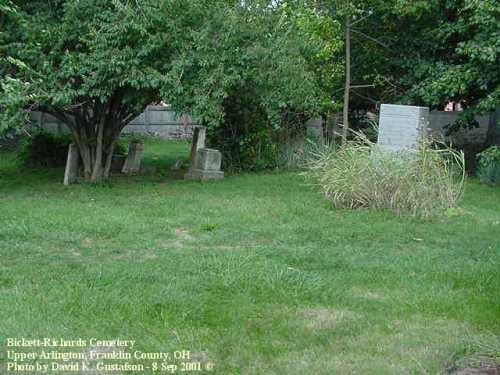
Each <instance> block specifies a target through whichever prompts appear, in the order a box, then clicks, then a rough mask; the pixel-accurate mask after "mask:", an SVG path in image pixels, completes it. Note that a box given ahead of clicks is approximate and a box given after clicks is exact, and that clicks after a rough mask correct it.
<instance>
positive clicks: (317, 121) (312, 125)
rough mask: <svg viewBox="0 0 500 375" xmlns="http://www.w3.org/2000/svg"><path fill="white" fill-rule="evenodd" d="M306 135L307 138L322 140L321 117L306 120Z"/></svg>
mask: <svg viewBox="0 0 500 375" xmlns="http://www.w3.org/2000/svg"><path fill="white" fill-rule="evenodd" d="M306 135H307V137H308V138H309V139H312V140H314V141H317V142H323V140H324V139H323V119H322V118H321V117H320V118H313V119H310V120H308V121H307V122H306Z"/></svg>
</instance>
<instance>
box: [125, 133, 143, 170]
mask: <svg viewBox="0 0 500 375" xmlns="http://www.w3.org/2000/svg"><path fill="white" fill-rule="evenodd" d="M143 154H144V143H143V142H140V141H132V142H130V144H129V146H128V155H127V159H125V163H123V168H122V173H137V172H139V170H140V169H141V161H142V155H143Z"/></svg>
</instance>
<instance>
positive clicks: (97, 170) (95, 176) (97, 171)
mask: <svg viewBox="0 0 500 375" xmlns="http://www.w3.org/2000/svg"><path fill="white" fill-rule="evenodd" d="M103 138H104V119H103V120H102V121H100V122H99V125H98V129H97V145H96V148H95V158H94V166H93V167H94V168H93V170H92V176H91V178H90V182H97V181H98V180H100V179H101V177H102V174H103V165H102V153H103V142H104V140H103Z"/></svg>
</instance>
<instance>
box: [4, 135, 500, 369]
mask: <svg viewBox="0 0 500 375" xmlns="http://www.w3.org/2000/svg"><path fill="white" fill-rule="evenodd" d="M146 152H147V154H146V155H145V160H146V162H147V163H148V164H153V165H156V166H157V167H159V168H160V169H159V170H158V171H157V172H156V173H154V174H150V175H145V176H132V177H114V178H113V180H112V182H111V183H106V184H101V185H98V186H90V185H74V186H71V187H65V186H63V185H62V183H61V182H62V173H63V171H62V170H60V169H54V170H38V171H35V170H22V169H20V168H18V167H16V166H15V164H14V156H13V155H12V154H11V153H5V152H4V153H0V318H1V319H0V342H1V343H5V342H6V339H7V338H8V337H17V338H21V337H25V338H44V337H55V338H59V337H61V338H65V339H71V338H84V339H89V338H99V339H114V338H120V339H131V340H136V344H135V347H134V350H140V351H143V352H159V351H164V352H172V351H176V350H189V351H190V352H191V361H193V362H198V361H199V362H201V363H202V364H203V365H204V364H205V363H207V362H212V363H214V365H215V369H214V371H212V373H215V374H348V373H358V374H412V373H413V374H420V373H432V374H434V373H439V372H443V371H445V370H446V368H447V367H448V366H450V364H452V363H453V362H454V361H455V360H456V359H459V358H461V357H464V356H468V355H470V354H471V353H474V352H476V351H485V350H486V351H487V350H489V351H490V352H493V353H495V352H496V354H497V355H498V356H500V354H499V352H500V340H499V338H498V337H499V336H498V335H500V188H492V187H488V186H484V185H480V184H479V183H478V182H477V181H475V180H469V182H468V183H467V188H466V193H465V196H464V199H463V201H462V202H461V204H460V207H459V208H457V209H452V210H449V211H448V212H447V213H446V214H443V215H442V216H441V217H437V218H434V219H431V220H417V219H399V218H397V217H395V216H394V215H392V214H391V213H390V212H385V211H370V210H358V211H346V210H334V209H331V208H330V207H329V206H328V204H327V202H326V201H325V200H324V199H323V198H322V196H321V194H320V193H319V191H318V190H316V189H315V188H314V187H311V186H307V185H305V183H304V181H303V179H302V178H301V177H300V176H299V175H298V174H297V173H292V172H279V173H278V172H276V173H261V174H242V175H238V176H229V177H227V178H225V179H224V180H221V181H217V182H207V183H200V182H193V181H183V180H182V178H181V177H182V174H183V172H182V171H179V172H172V171H170V169H169V164H172V163H173V162H174V160H175V158H176V156H180V155H184V156H185V155H188V153H189V145H188V144H187V143H184V142H161V141H151V140H150V141H148V142H147V143H146ZM2 345H3V344H2ZM2 349H6V347H5V345H4V347H3V348H2ZM143 362H144V361H143ZM6 363H7V359H6V355H5V350H3V353H2V354H0V373H3V372H2V371H5V366H6ZM2 366H4V368H3V370H2ZM68 373H70V372H68ZM114 373H115V374H116V373H121V372H114ZM129 373H130V372H129ZM132 373H133V372H132ZM142 373H150V372H149V370H145V372H142ZM193 373H199V372H193ZM204 373H205V372H204Z"/></svg>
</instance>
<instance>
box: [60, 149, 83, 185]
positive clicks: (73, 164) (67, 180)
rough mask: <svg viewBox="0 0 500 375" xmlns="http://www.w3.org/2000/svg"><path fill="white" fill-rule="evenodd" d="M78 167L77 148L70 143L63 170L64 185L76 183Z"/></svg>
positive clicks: (78, 156) (78, 154)
mask: <svg viewBox="0 0 500 375" xmlns="http://www.w3.org/2000/svg"><path fill="white" fill-rule="evenodd" d="M79 167H80V153H79V152H78V147H76V145H75V144H74V143H71V144H70V145H69V148H68V158H67V159H66V169H65V170H64V182H63V183H64V185H70V184H74V183H75V182H77V181H78V169H79Z"/></svg>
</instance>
